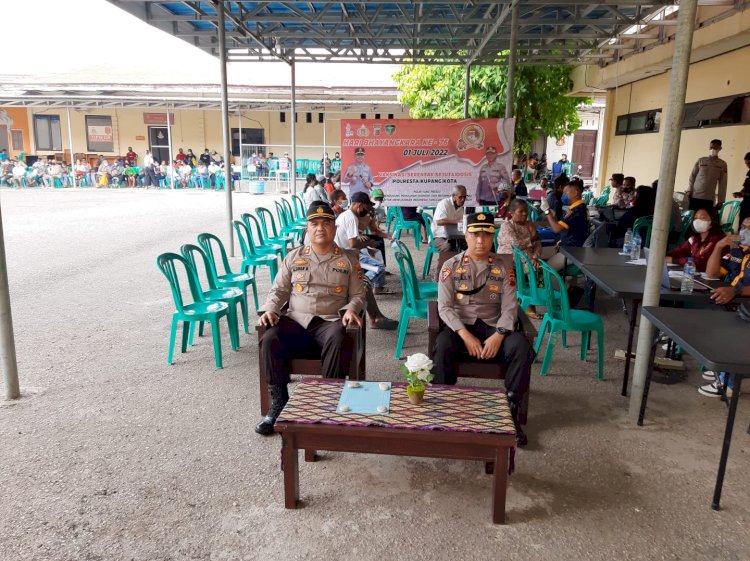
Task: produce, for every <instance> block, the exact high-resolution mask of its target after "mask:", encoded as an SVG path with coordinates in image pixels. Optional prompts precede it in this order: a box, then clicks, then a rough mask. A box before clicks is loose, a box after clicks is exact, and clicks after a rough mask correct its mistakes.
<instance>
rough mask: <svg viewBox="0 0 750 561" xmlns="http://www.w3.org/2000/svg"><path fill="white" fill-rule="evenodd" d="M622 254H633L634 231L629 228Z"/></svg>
mask: <svg viewBox="0 0 750 561" xmlns="http://www.w3.org/2000/svg"><path fill="white" fill-rule="evenodd" d="M622 252H623V253H624V254H626V255H630V254H631V253H632V252H633V229H632V228H628V231H627V232H625V241H624V242H623V244H622Z"/></svg>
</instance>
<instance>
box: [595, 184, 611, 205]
mask: <svg viewBox="0 0 750 561" xmlns="http://www.w3.org/2000/svg"><path fill="white" fill-rule="evenodd" d="M610 189H611V186H610V185H607V186H606V187H605V189H604V191H602V194H601V195H599V197H598V198H597V199H596V206H607V203H608V202H609V191H610Z"/></svg>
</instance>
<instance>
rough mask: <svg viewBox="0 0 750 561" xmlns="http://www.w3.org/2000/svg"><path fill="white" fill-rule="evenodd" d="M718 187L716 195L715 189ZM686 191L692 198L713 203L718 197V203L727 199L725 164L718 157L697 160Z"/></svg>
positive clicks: (705, 157)
mask: <svg viewBox="0 0 750 561" xmlns="http://www.w3.org/2000/svg"><path fill="white" fill-rule="evenodd" d="M717 185H718V187H719V189H718V193H717V190H716V187H717ZM688 189H689V190H690V191H692V192H693V195H692V196H693V198H695V199H704V200H708V201H711V202H713V201H714V198H716V196H717V195H718V199H719V201H724V200H726V197H727V163H726V162H725V161H724V160H722V159H721V158H719V157H715V158H711V157H709V156H704V157H702V158H698V161H697V162H695V165H694V166H693V170H692V171H691V172H690V179H689V181H688Z"/></svg>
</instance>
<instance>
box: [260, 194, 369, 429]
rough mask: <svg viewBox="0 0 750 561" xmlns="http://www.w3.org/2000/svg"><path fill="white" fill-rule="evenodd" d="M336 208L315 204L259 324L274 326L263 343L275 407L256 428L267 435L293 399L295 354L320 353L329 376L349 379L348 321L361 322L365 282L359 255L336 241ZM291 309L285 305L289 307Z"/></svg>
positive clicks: (272, 289) (272, 406) (266, 304)
mask: <svg viewBox="0 0 750 561" xmlns="http://www.w3.org/2000/svg"><path fill="white" fill-rule="evenodd" d="M334 220H335V217H334V214H333V210H331V207H330V206H329V205H328V203H325V202H315V203H313V204H311V205H310V207H309V208H308V210H307V239H309V240H310V245H305V246H302V247H299V248H297V249H294V250H292V251H290V252H289V253H288V254H287V256H286V259H284V262H283V263H282V264H281V268H280V269H279V272H278V274H277V275H276V278H275V279H274V281H273V286H272V287H271V292H270V294H269V295H268V299H267V300H266V303H265V305H264V306H263V314H262V315H261V316H260V319H259V320H258V324H259V325H265V326H266V327H268V328H269V329H268V330H267V331H266V332H265V334H264V335H263V338H262V339H261V341H260V353H261V360H263V361H265V370H266V375H267V376H268V380H267V381H268V384H269V386H268V391H269V393H270V396H271V405H270V407H269V408H268V413H267V415H266V416H265V417H264V418H263V420H261V422H260V423H258V424H257V425H256V427H255V432H257V433H258V434H262V435H269V434H272V433H273V425H274V423H275V422H276V418H277V417H278V416H279V413H281V410H282V409H283V407H284V405H285V404H286V402H287V401H288V400H289V392H288V391H287V384H288V383H289V375H290V371H289V362H290V360H291V357H294V356H300V355H304V354H309V353H316V352H317V353H319V354H320V357H321V360H322V374H323V376H324V377H326V378H344V377H345V375H346V372H345V371H344V367H345V365H344V364H343V363H342V352H341V347H342V345H343V343H344V335H345V333H346V327H347V326H348V325H352V324H354V325H358V326H362V320H361V319H360V317H359V313H360V311H361V310H362V309H363V308H364V305H365V286H364V284H363V282H362V274H361V269H360V266H359V262H358V261H357V256H356V255H353V254H351V253H350V252H347V251H344V250H342V249H341V248H340V247H339V246H337V245H336V244H335V243H334V241H333V240H334V237H335V235H336V225H335V222H334ZM287 305H288V307H287V308H286V310H284V307H285V306H287Z"/></svg>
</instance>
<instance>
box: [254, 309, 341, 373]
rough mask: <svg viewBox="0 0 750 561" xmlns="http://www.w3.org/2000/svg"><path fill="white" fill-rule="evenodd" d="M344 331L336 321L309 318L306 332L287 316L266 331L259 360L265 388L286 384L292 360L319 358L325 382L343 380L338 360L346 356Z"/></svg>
mask: <svg viewBox="0 0 750 561" xmlns="http://www.w3.org/2000/svg"><path fill="white" fill-rule="evenodd" d="M345 335H346V328H345V327H344V325H343V324H342V323H341V322H340V321H325V320H323V319H321V318H319V317H316V318H313V320H312V321H311V322H310V325H308V326H307V329H305V328H304V327H302V326H301V325H300V324H299V323H297V322H296V321H294V320H293V319H291V318H289V317H287V316H281V317H280V318H279V323H278V324H276V325H275V326H274V327H270V328H269V329H267V330H266V332H265V334H264V335H263V338H262V339H261V341H260V352H261V357H262V358H261V360H263V361H264V363H265V368H266V380H267V381H268V383H269V384H272V385H275V384H288V383H289V376H290V374H292V372H291V362H292V359H293V358H320V359H321V361H322V363H323V364H322V367H321V374H322V375H323V377H325V378H344V377H345V375H346V373H345V369H344V367H345V365H344V364H343V363H342V362H343V361H342V357H344V356H348V357H351V351H350V352H348V353H347V352H346V350H345V349H343V348H342V347H344V340H345V337H344V336H345Z"/></svg>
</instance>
